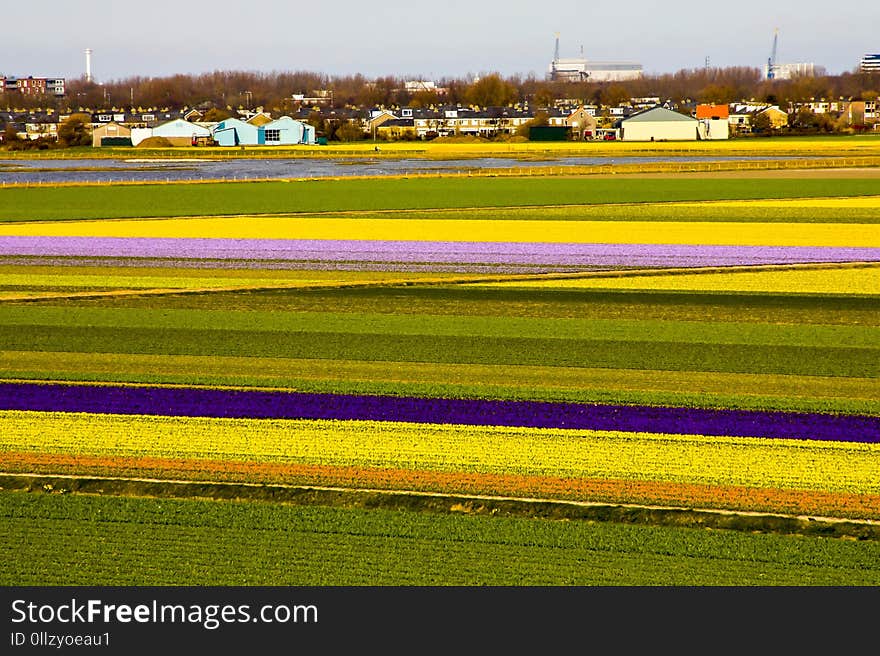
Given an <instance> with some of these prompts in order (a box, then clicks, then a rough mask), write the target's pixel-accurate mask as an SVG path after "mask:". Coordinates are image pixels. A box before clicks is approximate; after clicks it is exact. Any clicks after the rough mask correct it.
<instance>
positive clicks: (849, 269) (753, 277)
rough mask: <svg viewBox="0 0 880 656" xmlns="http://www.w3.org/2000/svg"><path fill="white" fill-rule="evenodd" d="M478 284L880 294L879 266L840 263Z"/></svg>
mask: <svg viewBox="0 0 880 656" xmlns="http://www.w3.org/2000/svg"><path fill="white" fill-rule="evenodd" d="M478 284H479V285H481V286H494V287H498V286H512V285H515V286H517V287H526V288H530V287H537V288H544V289H627V290H629V289H633V290H636V289H638V290H653V291H692V292H751V293H755V292H761V293H776V294H791V293H795V294H863V295H871V296H876V295H880V267H878V266H868V265H866V266H858V267H856V266H840V267H836V268H832V267H823V268H816V269H799V268H792V269H784V268H779V269H768V270H762V271H735V272H724V273H719V272H709V273H684V274H678V275H665V274H657V273H647V274H643V275H631V276H613V277H612V276H601V277H600V276H597V277H579V278H568V279H553V280H521V281H514V282H496V283H478Z"/></svg>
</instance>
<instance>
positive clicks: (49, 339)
mask: <svg viewBox="0 0 880 656" xmlns="http://www.w3.org/2000/svg"><path fill="white" fill-rule="evenodd" d="M0 348H2V350H5V351H58V352H71V351H74V352H83V353H86V352H94V353H139V354H158V355H201V356H213V355H217V356H236V357H241V356H246V357H270V358H302V359H328V360H364V361H381V362H400V361H405V362H437V363H447V364H466V363H472V364H501V365H506V364H514V365H531V366H563V367H599V368H612V369H662V370H671V371H722V372H731V373H756V374H783V375H786V374H787V375H807V376H843V377H855V378H877V377H880V364H878V362H880V361H878V359H877V349H876V348H862V347H844V346H841V347H831V346H823V347H809V346H787V345H781V346H778V345H777V346H773V345H751V344H702V343H683V342H663V341H657V342H651V341H611V340H579V339H553V338H550V339H540V338H495V337H473V336H463V337H450V336H436V335H393V334H392V335H382V334H378V335H377V334H348V333H330V332H308V333H278V332H250V331H227V330H188V329H166V328H129V329H124V330H120V329H118V328H111V327H64V326H39V325H28V327H27V330H23V329H22V327H21V326H0Z"/></svg>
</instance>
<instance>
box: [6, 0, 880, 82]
mask: <svg viewBox="0 0 880 656" xmlns="http://www.w3.org/2000/svg"><path fill="white" fill-rule="evenodd" d="M29 4H30V6H31V7H33V5H32V4H31V3H26V2H14V3H9V4H8V6H5V7H4V9H3V18H4V21H3V23H4V29H3V38H2V40H0V75H7V76H27V75H33V76H35V77H52V76H58V77H66V78H69V79H71V78H78V77H80V76H82V75H84V74H85V68H86V64H85V54H84V51H85V49H86V48H91V49H92V51H93V54H92V76H93V79H94V80H95V81H96V82H99V83H101V82H110V81H113V80H119V79H124V78H126V77H131V76H142V77H162V76H167V75H173V74H176V73H184V74H187V73H193V74H198V73H204V72H210V71H215V70H242V71H262V72H266V73H270V72H273V71H311V72H315V73H322V74H325V75H329V76H337V75H350V74H357V73H360V74H362V75H364V76H366V77H368V78H373V77H379V76H385V75H392V76H395V77H404V78H406V79H431V80H439V79H442V78H444V77H446V78H469V77H471V76H474V75H485V74H487V73H493V72H497V73H500V74H502V75H504V76H512V75H520V76H522V77H526V76H529V75H534V76H536V77H539V78H543V77H544V75H545V74H546V72H547V68H548V66H549V64H550V61H551V59H552V58H553V51H554V47H555V38H556V37H555V35H556V34H557V33H558V34H559V41H560V56H561V57H579V56H580V55H581V47H583V56H584V57H586V58H587V59H588V60H594V61H608V60H623V61H631V62H636V63H639V64H641V65H642V67H643V70H644V73H645V74H646V75H652V74H663V73H674V72H676V71H678V70H681V69H692V68H701V67H703V66H705V65H706V58H707V57H708V58H709V66H711V67H728V66H751V67H756V68H763V66H764V65H765V64H766V63H767V59H768V58H769V57H770V53H771V49H772V45H773V33H774V30H775V29H777V28H778V29H779V40H778V47H777V57H776V60H777V62H779V63H793V62H813V63H814V64H816V65H817V66H822V67H824V68H825V69H826V70H827V72H828V73H829V74H832V75H836V74H839V73H843V72H847V71H852V70H854V69H855V68H857V67H858V63H859V59H860V58H861V57H862V56H863V55H864V54H865V53H868V52H872V53H875V52H880V29H878V26H880V2H878V1H876V0H853V1H852V2H849V3H845V5H843V6H840V7H838V6H836V5H835V4H833V3H829V2H828V0H775V2H768V1H767V0H760V1H759V0H740V1H739V2H729V3H720V2H715V3H711V2H703V3H700V2H694V1H693V0H628V1H626V2H605V3H590V2H584V1H583V0H556V2H553V3H542V2H535V1H534V0H506V1H504V0H494V1H493V2H485V1H484V0H445V1H444V2H432V3H428V2H424V1H423V0H385V1H384V2H376V3H370V2H364V1H363V0H360V1H359V2H352V1H351V0H336V1H335V2H334V1H330V2H315V1H313V2H296V3H295V2H290V1H289V0H261V1H260V2H253V3H247V2H242V1H241V0H235V1H234V2H233V1H232V0H213V1H212V2H209V3H188V2H181V1H180V0H174V1H171V0H148V2H144V3H131V2H123V3H98V4H85V5H83V4H81V3H74V2H70V1H69V0H44V2H42V3H40V5H39V9H38V10H34V9H33V8H29V7H28V5H29ZM13 26H15V27H13ZM30 26H33V27H30Z"/></svg>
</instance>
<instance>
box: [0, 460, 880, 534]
mask: <svg viewBox="0 0 880 656" xmlns="http://www.w3.org/2000/svg"><path fill="white" fill-rule="evenodd" d="M0 468H2V470H3V471H9V472H24V473H45V474H70V475H74V476H110V477H125V478H131V477H134V478H143V477H147V478H155V479H163V480H168V479H171V480H192V481H221V482H235V483H263V484H278V483H281V484H288V485H306V486H314V485H318V486H331V487H345V488H355V489H379V490H401V489H405V490H418V491H423V492H433V493H445V494H469V495H472V494H478V495H482V494H489V495H495V496H516V497H519V498H539V499H567V500H575V501H580V500H590V501H593V502H606V503H630V504H650V505H665V506H684V507H688V508H721V509H729V510H749V511H763V512H784V513H789V514H795V515H824V516H830V517H853V518H862V519H872V518H876V517H878V516H880V494H862V493H853V492H826V491H822V490H802V489H781V488H771V487H746V486H742V485H707V484H697V483H675V482H669V481H662V480H655V481H642V480H626V479H600V478H565V477H559V476H526V475H521V474H506V473H495V474H489V473H471V472H461V471H459V472H444V471H436V470H413V469H394V468H390V467H352V466H330V465H315V464H291V463H280V462H266V461H263V462H253V461H250V462H249V461H244V460H231V459H225V460H210V459H204V458H198V459H196V458H183V457H174V458H169V457H156V456H146V455H135V456H109V455H85V454H83V453H75V454H68V453H57V452H56V453H36V452H32V451H30V452H23V451H0Z"/></svg>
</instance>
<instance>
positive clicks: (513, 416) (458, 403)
mask: <svg viewBox="0 0 880 656" xmlns="http://www.w3.org/2000/svg"><path fill="white" fill-rule="evenodd" d="M0 409H3V410H35V411H44V412H50V411H59V412H91V413H114V414H146V415H165V416H184V417H234V418H278V419H281V418H284V419H345V420H349V419H360V420H376V421H401V422H417V423H441V424H471V425H479V426H522V427H531V428H570V429H589V430H613V431H632V432H657V433H680V434H689V435H722V436H737V437H766V438H790V439H802V440H823V441H836V442H864V443H878V442H880V417H873V416H856V415H830V414H819V413H798V412H778V411H777V412H761V411H750V410H717V409H699V408H684V407H653V406H628V405H599V404H579V403H550V402H540V401H497V400H487V399H441V398H415V397H393V396H370V395H347V394H338V395H337V394H309V393H296V392H280V391H258V390H223V389H209V388H163V387H128V386H112V385H66V384H40V383H0Z"/></svg>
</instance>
